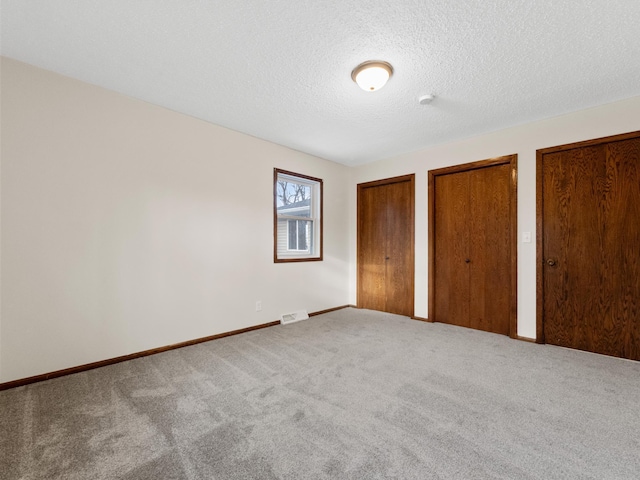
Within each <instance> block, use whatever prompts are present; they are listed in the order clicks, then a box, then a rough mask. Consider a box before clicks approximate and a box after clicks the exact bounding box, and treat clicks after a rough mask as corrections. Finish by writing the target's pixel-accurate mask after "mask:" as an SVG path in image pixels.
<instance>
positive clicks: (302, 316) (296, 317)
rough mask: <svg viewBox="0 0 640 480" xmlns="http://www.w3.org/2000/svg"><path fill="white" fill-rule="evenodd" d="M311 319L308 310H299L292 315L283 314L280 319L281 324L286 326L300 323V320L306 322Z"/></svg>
mask: <svg viewBox="0 0 640 480" xmlns="http://www.w3.org/2000/svg"><path fill="white" fill-rule="evenodd" d="M308 318H309V314H308V313H307V311H306V310H298V311H296V312H291V313H283V314H282V316H281V317H280V323H281V324H282V325H286V324H287V323H293V322H299V321H300V320H306V319H308Z"/></svg>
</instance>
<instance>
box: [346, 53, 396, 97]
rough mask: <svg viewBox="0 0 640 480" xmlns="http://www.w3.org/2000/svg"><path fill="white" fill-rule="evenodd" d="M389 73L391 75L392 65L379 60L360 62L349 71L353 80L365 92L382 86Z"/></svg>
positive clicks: (389, 76)
mask: <svg viewBox="0 0 640 480" xmlns="http://www.w3.org/2000/svg"><path fill="white" fill-rule="evenodd" d="M391 75H393V67H392V66H391V65H390V64H388V63H387V62H381V61H379V60H370V61H368V62H364V63H361V64H360V65H358V66H357V67H356V68H354V69H353V72H351V78H352V79H353V81H354V82H356V83H357V84H358V86H359V87H360V88H361V89H363V90H366V91H367V92H373V91H375V90H379V89H381V88H382V87H384V86H385V84H386V83H387V81H388V80H389V78H391Z"/></svg>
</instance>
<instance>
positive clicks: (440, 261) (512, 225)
mask: <svg viewBox="0 0 640 480" xmlns="http://www.w3.org/2000/svg"><path fill="white" fill-rule="evenodd" d="M515 162H516V156H515V155H510V156H507V157H500V158H496V159H491V160H483V161H480V162H474V163H471V164H466V165H456V166H454V167H447V168H442V169H438V170H431V171H430V172H429V212H430V215H429V217H430V220H429V231H430V234H429V249H430V250H429V258H430V277H429V289H430V290H429V298H430V301H429V318H430V320H432V321H435V322H444V323H449V324H452V325H458V326H462V327H470V328H474V329H477V330H484V331H488V332H493V333H500V334H504V335H510V336H516V322H515V320H516V318H515V305H516V298H515V295H516V289H515V281H516V278H515V277H516V275H515V269H516V261H515V260H516V257H515V255H516V247H515V241H516V208H515V202H516V187H515V168H516V167H515Z"/></svg>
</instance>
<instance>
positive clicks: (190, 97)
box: [1, 0, 640, 165]
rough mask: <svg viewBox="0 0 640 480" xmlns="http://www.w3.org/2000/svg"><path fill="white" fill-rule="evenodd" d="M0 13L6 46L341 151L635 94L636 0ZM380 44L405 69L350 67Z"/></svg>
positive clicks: (134, 0) (159, 4) (212, 4)
mask: <svg viewBox="0 0 640 480" xmlns="http://www.w3.org/2000/svg"><path fill="white" fill-rule="evenodd" d="M1 14H2V24H1V26H2V37H1V40H2V44H1V47H2V54H3V55H5V56H8V57H11V58H15V59H17V60H21V61H23V62H26V63H29V64H32V65H36V66H39V67H42V68H46V69H49V70H53V71H55V72H59V73H62V74H64V75H68V76H70V77H74V78H77V79H80V80H83V81H85V82H89V83H92V84H95V85H100V86H102V87H105V88H108V89H111V90H115V91H117V92H121V93H123V94H126V95H129V96H131V97H135V98H139V99H142V100H145V101H147V102H151V103H153V104H157V105H161V106H164V107H167V108H170V109H172V110H175V111H178V112H182V113H185V114H188V115H192V116H194V117H198V118H201V119H204V120H207V121H209V122H212V123H215V124H218V125H222V126H225V127H228V128H231V129H234V130H238V131H241V132H245V133H248V134H250V135H253V136H256V137H259V138H263V139H266V140H270V141H272V142H275V143H279V144H282V145H286V146H288V147H291V148H294V149H297V150H301V151H304V152H307V153H311V154H314V155H317V156H320V157H324V158H327V159H330V160H334V161H336V162H340V163H343V164H346V165H359V164H363V163H367V162H371V161H374V160H378V159H382V158H387V157H390V156H394V155H397V154H399V153H404V152H409V151H415V150H419V149H421V148H425V147H428V146H431V145H435V144H440V143H445V142H450V141H453V140H458V139H462V138H467V137H470V136H474V135H478V134H481V133H484V132H489V131H494V130H498V129H501V128H505V127H508V126H512V125H516V124H521V123H526V122H530V121H533V120H536V119H541V118H546V117H552V116H556V115H560V114H563V113H568V112H571V111H575V110H580V109H584V108H587V107H591V106H595V105H600V104H604V103H609V102H613V101H616V100H620V99H624V98H629V97H633V96H637V95H640V1H639V0H457V1H456V0H429V1H426V0H425V1H419V0H215V1H214V0H211V1H205V0H200V1H197V0H85V1H77V0H28V1H27V0H2V6H1ZM371 59H380V60H385V61H388V62H390V63H391V64H392V65H393V67H394V69H395V74H394V76H393V77H392V79H391V80H390V81H389V83H388V84H387V86H386V87H385V88H383V89H382V90H379V91H377V92H364V91H362V90H360V89H359V88H358V87H357V85H356V84H355V83H353V81H352V80H351V76H350V74H351V71H352V69H353V68H354V67H355V66H356V65H358V64H359V63H361V62H362V61H365V60H371ZM428 93H432V94H434V95H436V99H435V100H434V101H433V103H432V104H431V105H426V106H422V105H419V104H418V101H417V99H418V97H419V96H421V95H424V94H428Z"/></svg>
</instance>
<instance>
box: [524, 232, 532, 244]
mask: <svg viewBox="0 0 640 480" xmlns="http://www.w3.org/2000/svg"><path fill="white" fill-rule="evenodd" d="M522 243H531V232H522Z"/></svg>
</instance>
